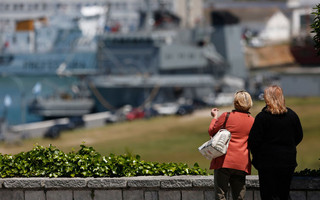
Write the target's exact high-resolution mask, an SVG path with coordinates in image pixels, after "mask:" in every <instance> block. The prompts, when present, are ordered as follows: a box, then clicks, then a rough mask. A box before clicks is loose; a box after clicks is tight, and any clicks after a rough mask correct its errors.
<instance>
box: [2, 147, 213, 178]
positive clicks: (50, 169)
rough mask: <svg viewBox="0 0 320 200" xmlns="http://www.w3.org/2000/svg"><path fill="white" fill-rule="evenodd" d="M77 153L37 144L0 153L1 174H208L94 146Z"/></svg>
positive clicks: (195, 167) (194, 168)
mask: <svg viewBox="0 0 320 200" xmlns="http://www.w3.org/2000/svg"><path fill="white" fill-rule="evenodd" d="M80 147H81V148H80V150H79V151H78V152H74V151H72V152H70V153H67V154H66V153H64V152H62V151H61V150H59V149H57V148H56V147H54V146H52V145H50V146H49V147H47V148H44V147H43V146H39V145H37V146H35V147H34V148H33V149H32V150H31V151H28V152H21V153H19V154H16V155H13V156H12V155H8V154H4V155H2V154H0V176H1V177H2V178H5V177H122V176H148V175H166V176H175V175H207V174H208V173H207V171H206V170H203V169H201V168H199V165H198V164H197V163H195V164H194V166H193V167H192V168H190V167H188V165H187V164H182V163H180V164H177V163H157V162H146V161H143V160H140V156H138V155H136V156H132V155H119V156H116V155H114V154H110V155H109V156H102V155H100V154H99V153H98V152H97V151H95V150H94V149H93V148H92V147H87V146H85V145H80Z"/></svg>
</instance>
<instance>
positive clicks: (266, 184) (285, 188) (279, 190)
mask: <svg viewBox="0 0 320 200" xmlns="http://www.w3.org/2000/svg"><path fill="white" fill-rule="evenodd" d="M294 169H295V167H290V168H266V169H259V170H258V173H259V183H260V196H261V200H288V199H290V195H289V192H290V185H291V180H292V176H293V173H294Z"/></svg>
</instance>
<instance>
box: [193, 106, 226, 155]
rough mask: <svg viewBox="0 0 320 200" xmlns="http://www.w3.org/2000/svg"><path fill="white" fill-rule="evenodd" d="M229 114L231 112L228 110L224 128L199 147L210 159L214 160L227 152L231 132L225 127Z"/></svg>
mask: <svg viewBox="0 0 320 200" xmlns="http://www.w3.org/2000/svg"><path fill="white" fill-rule="evenodd" d="M229 115H230V113H229V112H228V113H227V116H226V119H225V121H224V123H223V126H222V128H221V129H220V130H219V131H218V132H217V133H216V134H215V135H214V136H213V137H212V138H211V139H210V140H209V141H207V142H205V143H204V144H203V145H201V146H200V147H199V148H198V150H199V152H200V153H201V154H202V155H203V156H204V157H205V158H207V159H208V160H212V159H214V158H217V157H220V156H222V155H225V154H226V153H227V149H228V146H229V142H230V139H231V133H230V131H228V130H227V129H225V127H226V123H227V120H228V118H229Z"/></svg>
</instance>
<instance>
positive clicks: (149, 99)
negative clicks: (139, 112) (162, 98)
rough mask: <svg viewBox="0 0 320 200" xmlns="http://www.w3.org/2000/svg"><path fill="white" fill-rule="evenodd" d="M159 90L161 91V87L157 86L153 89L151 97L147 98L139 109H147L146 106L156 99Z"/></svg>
mask: <svg viewBox="0 0 320 200" xmlns="http://www.w3.org/2000/svg"><path fill="white" fill-rule="evenodd" d="M159 89H160V86H159V85H156V86H155V87H154V88H153V89H152V91H151V93H150V95H149V96H148V97H147V98H146V100H145V101H144V102H143V103H142V104H141V105H140V106H139V108H140V109H141V108H143V107H145V105H146V104H147V103H149V102H150V101H152V100H153V99H154V98H155V97H156V95H157V94H158V92H159Z"/></svg>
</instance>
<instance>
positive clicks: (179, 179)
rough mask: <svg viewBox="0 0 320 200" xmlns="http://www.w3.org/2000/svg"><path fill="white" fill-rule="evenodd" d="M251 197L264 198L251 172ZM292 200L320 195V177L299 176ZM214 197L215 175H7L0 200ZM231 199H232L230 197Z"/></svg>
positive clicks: (1, 182)
mask: <svg viewBox="0 0 320 200" xmlns="http://www.w3.org/2000/svg"><path fill="white" fill-rule="evenodd" d="M246 184H247V193H246V199H247V200H260V196H259V195H260V194H259V181H258V177H257V176H247V182H246ZM291 198H292V200H318V199H320V177H318V178H302V177H301V178H300V177H295V178H294V180H293V183H292V187H291ZM209 199H210V200H213V199H214V182H213V176H174V177H167V176H143V177H121V178H3V179H0V200H209ZM229 199H231V198H230V197H229Z"/></svg>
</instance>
